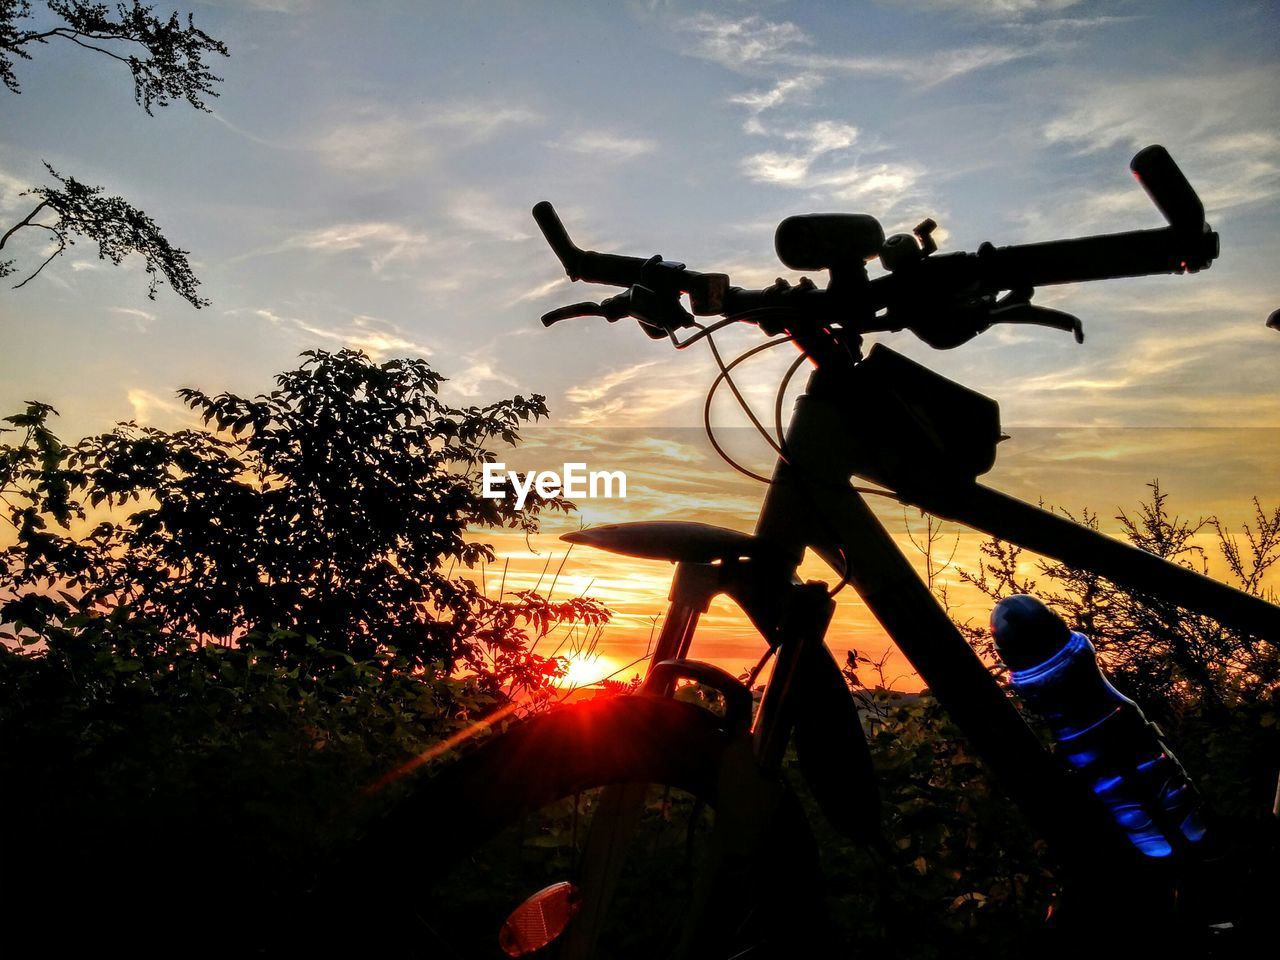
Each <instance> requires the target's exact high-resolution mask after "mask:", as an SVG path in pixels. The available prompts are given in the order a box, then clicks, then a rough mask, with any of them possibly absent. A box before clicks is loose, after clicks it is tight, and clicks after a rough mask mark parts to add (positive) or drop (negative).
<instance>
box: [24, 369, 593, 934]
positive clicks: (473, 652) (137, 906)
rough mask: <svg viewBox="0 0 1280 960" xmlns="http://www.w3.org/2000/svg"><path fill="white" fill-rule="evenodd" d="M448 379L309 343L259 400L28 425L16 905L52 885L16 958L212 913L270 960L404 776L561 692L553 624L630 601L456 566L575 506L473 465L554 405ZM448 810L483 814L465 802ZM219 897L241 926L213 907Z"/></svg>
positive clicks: (40, 418) (160, 929) (36, 419)
mask: <svg viewBox="0 0 1280 960" xmlns="http://www.w3.org/2000/svg"><path fill="white" fill-rule="evenodd" d="M442 379H443V378H442V377H441V376H440V375H439V374H438V373H436V372H435V371H434V370H432V369H431V367H430V366H429V365H428V364H427V363H426V362H425V361H422V360H391V361H388V362H385V363H374V362H373V361H371V360H370V359H369V358H368V357H366V356H364V355H363V354H360V353H356V352H352V351H345V350H344V351H341V352H339V353H324V352H309V353H306V354H304V355H303V362H302V364H301V365H300V366H299V367H298V368H297V369H295V370H290V371H287V372H285V373H282V374H280V375H279V376H278V377H277V378H276V383H275V389H273V390H271V391H270V392H268V393H266V394H263V395H260V396H257V397H253V398H245V397H239V396H235V395H232V394H228V393H221V394H216V395H212V394H209V393H205V392H203V391H200V390H195V389H191V390H184V391H182V396H183V398H184V399H185V400H186V401H187V402H188V403H189V404H190V405H191V407H192V408H193V409H194V410H195V411H196V412H197V413H198V414H199V415H200V416H202V417H203V418H204V419H205V420H206V422H207V424H208V429H187V430H178V431H174V432H165V431H161V430H156V429H151V428H144V427H139V426H137V425H134V424H122V425H120V426H119V427H118V428H117V429H116V430H114V431H112V432H110V433H107V434H103V435H101V436H95V437H89V438H86V439H85V440H83V441H81V442H79V443H76V444H74V445H68V444H64V443H63V442H61V441H60V440H59V439H58V438H57V436H56V435H55V433H54V432H53V430H52V429H51V427H50V422H49V421H50V419H51V418H52V416H53V415H54V411H53V410H52V409H51V408H50V407H49V406H48V405H45V404H40V403H31V404H29V405H28V407H27V409H26V410H25V411H23V412H21V413H19V414H15V415H13V416H10V417H8V418H6V421H7V424H8V425H9V426H10V427H11V428H12V430H11V433H12V434H13V435H14V436H13V442H10V443H0V507H3V514H2V516H3V518H4V519H5V520H7V521H8V524H9V525H10V526H11V528H12V533H11V537H10V539H11V541H12V542H11V545H10V546H8V547H7V548H6V549H3V550H0V782H3V783H5V784H6V785H10V784H11V785H13V789H5V790H3V791H0V847H3V848H4V850H5V869H4V870H3V871H0V898H2V899H3V900H4V901H5V902H17V901H18V900H19V899H20V898H23V897H25V898H26V899H25V900H24V903H25V904H26V906H24V909H23V911H22V916H21V917H15V918H14V920H13V922H11V923H9V924H8V925H7V926H6V930H5V943H6V945H7V946H8V947H9V948H10V949H11V950H12V951H16V952H17V953H19V954H21V953H23V952H24V951H23V949H22V947H23V945H25V942H26V941H27V940H28V939H29V940H31V941H32V946H33V949H34V948H35V947H36V946H37V945H39V946H40V947H41V948H42V949H46V948H48V947H49V946H52V945H56V944H61V945H64V946H65V940H66V938H67V937H68V936H69V937H72V938H77V937H81V936H83V937H85V938H86V939H87V938H88V937H90V936H91V937H93V939H94V942H95V944H97V946H98V947H99V948H100V947H101V941H102V940H104V939H105V940H107V941H112V940H114V941H116V942H118V943H120V944H121V945H123V944H126V943H127V944H128V945H129V952H130V953H131V954H132V955H151V954H152V953H154V952H156V951H157V950H159V949H161V948H160V946H159V945H160V944H164V945H165V947H164V949H171V945H172V944H173V943H175V942H179V939H178V938H181V937H186V938H188V939H189V938H190V935H191V931H192V930H194V929H197V928H199V929H201V930H202V933H201V943H200V944H199V945H196V946H193V947H192V949H194V950H196V952H197V953H200V955H204V952H203V951H205V950H206V949H207V951H208V952H209V953H214V952H217V951H214V950H213V948H212V946H210V944H212V943H214V942H218V943H219V946H220V947H221V948H222V949H221V952H220V953H219V955H240V954H251V953H254V952H255V945H256V944H258V943H260V942H261V941H263V940H266V939H268V938H269V936H270V935H271V934H272V932H273V931H278V930H279V929H280V928H282V926H288V925H292V924H294V923H296V922H299V920H300V918H295V917H291V916H288V914H287V911H286V910H285V909H284V908H282V907H281V906H280V904H281V903H285V902H288V898H290V897H292V896H294V895H296V894H297V892H298V891H300V890H303V889H305V888H306V885H307V883H308V882H310V881H311V880H312V879H313V876H312V871H314V870H316V869H318V868H319V866H320V865H321V864H324V863H325V862H326V858H329V857H332V856H334V854H335V851H336V850H339V849H341V848H342V847H343V845H344V844H345V843H346V842H348V841H349V840H350V838H351V836H352V835H353V834H354V833H355V832H357V831H358V830H359V829H360V828H361V827H362V826H363V824H364V818H366V817H367V816H369V815H370V814H371V810H372V807H371V806H370V804H376V802H377V801H378V800H379V799H381V798H384V797H385V798H392V797H394V796H395V795H396V786H395V784H396V782H397V781H396V780H395V778H394V776H393V775H392V776H389V774H394V772H395V771H397V770H400V769H405V768H407V767H409V766H411V765H416V764H419V763H421V762H423V761H424V760H426V759H428V758H433V759H434V758H440V757H446V756H448V755H449V753H448V751H446V750H445V749H443V746H442V743H443V744H444V745H449V744H451V743H452V742H453V741H454V740H459V741H461V740H464V739H465V738H466V736H467V735H468V734H474V733H476V731H477V730H478V729H488V728H493V727H496V726H498V725H500V724H501V723H502V722H503V720H504V719H505V718H506V717H507V716H509V715H511V714H513V713H515V712H517V710H519V709H530V708H536V705H537V704H539V703H541V702H549V701H552V700H554V699H555V698H554V697H553V696H552V694H553V692H554V688H553V686H552V684H553V682H554V681H555V680H556V679H557V677H558V676H559V675H560V674H561V672H562V668H563V664H562V663H561V662H560V661H558V660H557V659H556V658H555V656H554V655H553V654H547V655H542V654H539V653H538V652H536V650H535V648H536V647H537V645H538V641H539V640H542V639H543V638H545V637H546V636H547V635H548V634H549V633H550V632H551V631H552V630H555V629H557V628H559V627H564V628H565V629H566V630H567V629H569V628H571V627H573V626H575V625H578V624H584V625H586V626H588V627H594V626H595V625H598V624H600V623H602V622H603V621H604V620H606V619H607V611H605V610H604V608H602V607H601V606H600V605H599V604H598V603H596V602H595V601H593V600H591V599H589V598H582V597H578V598H572V599H567V600H561V601H555V600H552V599H549V598H546V597H543V596H540V595H538V594H537V593H535V592H531V591H523V590H510V589H506V588H502V587H500V588H498V594H497V595H496V596H494V595H490V594H487V593H486V592H485V591H484V589H483V588H482V587H477V586H476V584H475V583H473V582H472V581H471V580H469V579H467V578H466V577H465V576H463V575H462V573H461V572H459V571H460V570H461V568H464V567H468V566H473V565H476V564H481V563H486V562H492V561H493V559H494V554H493V551H492V549H491V548H490V547H489V546H487V545H485V544H484V543H481V542H477V541H476V540H475V539H474V538H473V537H472V536H471V535H470V533H471V532H472V531H473V529H474V528H475V527H477V526H485V525H495V526H496V525H503V526H506V527H513V528H515V529H518V530H525V531H532V530H534V529H536V526H537V523H538V517H539V515H540V513H541V512H542V511H544V510H565V509H569V508H570V506H571V505H570V504H569V503H568V502H567V501H564V500H560V499H545V500H542V499H538V500H531V501H530V502H529V503H528V504H527V506H526V509H525V510H517V509H516V508H515V505H514V504H515V495H514V491H513V490H509V491H508V495H507V496H506V497H505V499H489V498H486V497H483V496H481V495H480V492H479V484H478V483H477V481H476V477H475V476H474V473H475V470H476V468H477V467H478V466H479V465H480V464H482V463H484V462H485V461H486V460H489V459H491V458H492V454H491V452H490V449H489V448H490V447H492V446H494V445H496V444H500V443H515V442H516V441H518V439H519V432H520V428H521V426H522V425H523V424H525V423H527V422H529V421H533V420H537V419H539V418H540V417H542V416H544V415H546V407H545V403H544V401H543V398H542V397H540V396H536V395H534V396H529V397H520V396H517V397H514V398H511V399H508V400H502V401H499V402H496V403H493V404H489V405H487V406H483V407H477V406H471V407H464V408H454V407H451V406H448V405H446V404H445V403H443V402H441V401H440V400H439V398H438V396H437V393H436V391H437V389H438V387H439V385H440V383H441V381H442ZM545 646H548V647H549V646H553V644H545ZM383 783H387V784H389V785H388V786H387V787H386V788H385V789H384V788H381V787H380V786H379V785H380V784H383ZM374 787H379V789H377V790H376V791H375V790H372V788H374ZM369 795H372V799H369V800H362V799H361V798H363V797H366V796H369ZM357 801H359V802H357ZM422 828H423V829H424V830H458V829H466V820H465V811H459V817H458V820H457V821H456V822H450V823H434V824H423V825H422ZM369 883H370V889H371V890H374V891H376V889H377V883H378V878H369ZM32 890H35V891H40V894H39V895H38V896H29V895H28V894H29V892H30V891H32ZM23 891H27V892H28V894H24V893H23ZM250 903H252V904H257V906H253V907H252V908H248V907H246V904H250ZM217 910H234V912H235V917H236V918H235V920H234V922H231V921H230V919H229V917H228V922H226V923H213V924H209V923H208V918H209V916H210V914H209V913H208V911H217ZM67 911H70V912H72V913H74V915H75V916H76V918H77V922H76V924H75V925H74V926H75V928H76V929H75V930H73V931H70V932H68V931H66V930H65V929H63V928H62V926H61V924H62V919H61V918H62V917H63V915H64V914H65V913H66V912H67ZM197 911H198V912H199V915H198V916H197ZM307 922H323V919H321V920H316V919H315V918H311V919H310V920H308V921H307ZM206 927H209V929H207V930H206V929H205V928H206ZM211 938H215V939H211ZM216 938H225V942H223V941H222V940H220V939H216ZM152 944H154V945H156V946H151V945H152ZM54 950H55V952H57V947H56V946H54ZM285 955H289V954H285Z"/></svg>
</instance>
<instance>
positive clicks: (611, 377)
mask: <svg viewBox="0 0 1280 960" xmlns="http://www.w3.org/2000/svg"><path fill="white" fill-rule="evenodd" d="M657 364H658V361H657V360H645V361H642V362H641V363H633V364H632V365H631V366H629V367H622V368H620V369H617V370H610V371H609V372H608V373H606V374H604V375H603V376H600V377H597V378H596V379H595V380H593V381H592V382H591V383H590V384H587V385H585V386H580V387H570V388H569V389H568V390H566V391H565V394H564V395H565V399H566V400H568V401H569V402H570V403H595V402H597V401H599V400H602V399H604V398H605V397H607V396H608V395H609V393H610V392H612V391H613V390H614V389H615V388H616V387H620V386H622V385H623V384H624V383H630V382H631V381H632V380H634V379H635V378H636V377H638V376H640V374H641V373H643V372H644V371H645V370H648V369H650V368H652V367H655V366H657Z"/></svg>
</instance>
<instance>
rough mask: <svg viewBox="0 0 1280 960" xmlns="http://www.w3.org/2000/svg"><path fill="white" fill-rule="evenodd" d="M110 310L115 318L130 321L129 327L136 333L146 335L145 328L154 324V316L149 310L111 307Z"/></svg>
mask: <svg viewBox="0 0 1280 960" xmlns="http://www.w3.org/2000/svg"><path fill="white" fill-rule="evenodd" d="M110 310H111V312H112V313H114V314H116V315H117V316H121V317H126V318H128V320H130V321H132V323H131V326H132V327H133V329H134V330H135V331H137V332H138V333H146V332H147V328H148V327H150V326H151V325H152V324H153V323H155V322H156V315H155V314H154V313H151V312H150V311H149V310H138V309H137V308H135V307H111V308H110Z"/></svg>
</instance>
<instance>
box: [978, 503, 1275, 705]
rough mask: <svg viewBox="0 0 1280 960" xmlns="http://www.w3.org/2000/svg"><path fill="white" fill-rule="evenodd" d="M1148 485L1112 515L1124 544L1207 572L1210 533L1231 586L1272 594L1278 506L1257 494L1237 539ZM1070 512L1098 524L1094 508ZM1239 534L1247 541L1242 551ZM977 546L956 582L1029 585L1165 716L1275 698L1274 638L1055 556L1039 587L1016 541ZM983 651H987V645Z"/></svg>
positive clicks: (997, 588) (992, 593) (994, 589)
mask: <svg viewBox="0 0 1280 960" xmlns="http://www.w3.org/2000/svg"><path fill="white" fill-rule="evenodd" d="M1149 487H1150V489H1151V498H1150V500H1148V501H1147V502H1145V503H1141V504H1139V506H1138V510H1137V512H1136V513H1135V514H1133V515H1130V514H1129V513H1127V512H1125V511H1121V512H1120V514H1119V516H1118V517H1117V518H1116V519H1117V520H1119V521H1120V524H1121V528H1122V531H1123V533H1124V536H1125V538H1126V539H1127V540H1128V541H1129V542H1130V543H1132V544H1133V545H1134V546H1136V547H1139V548H1141V549H1143V550H1146V551H1147V552H1149V553H1153V554H1155V555H1156V556H1158V557H1161V558H1162V559H1164V560H1168V561H1170V562H1172V563H1176V564H1179V565H1180V566H1184V567H1187V568H1190V569H1193V570H1197V571H1198V572H1200V573H1205V572H1207V570H1208V558H1207V556H1206V555H1205V551H1204V549H1203V548H1202V547H1200V546H1199V545H1198V544H1196V543H1195V537H1196V536H1197V535H1199V534H1202V533H1207V532H1210V531H1212V532H1213V533H1214V534H1215V535H1216V537H1217V540H1218V549H1219V551H1220V553H1221V555H1222V557H1223V559H1224V560H1225V562H1226V566H1227V570H1228V572H1229V573H1230V575H1231V578H1232V579H1233V580H1234V581H1235V585H1236V586H1237V587H1239V588H1240V589H1242V590H1244V591H1246V592H1248V593H1251V594H1254V595H1255V596H1261V597H1263V598H1264V599H1270V600H1272V601H1274V600H1275V593H1274V591H1271V590H1269V589H1268V588H1266V587H1265V586H1264V583H1263V579H1264V577H1265V576H1266V574H1267V572H1268V570H1270V569H1271V568H1272V567H1273V566H1274V565H1275V564H1276V563H1277V562H1280V507H1276V508H1274V509H1273V510H1272V511H1271V512H1270V513H1268V512H1267V511H1266V510H1264V509H1263V507H1262V505H1261V504H1260V503H1259V501H1258V500H1256V499H1255V500H1254V501H1253V507H1254V520H1253V524H1252V525H1250V524H1245V525H1244V527H1243V529H1242V531H1241V534H1240V535H1239V537H1236V536H1232V535H1231V533H1230V532H1229V531H1228V530H1226V529H1225V528H1224V527H1223V525H1222V524H1221V522H1219V521H1218V520H1216V519H1215V518H1200V519H1198V520H1195V521H1191V520H1185V519H1183V518H1181V517H1179V516H1177V515H1175V514H1173V513H1172V512H1171V511H1170V508H1169V499H1168V495H1167V494H1166V493H1165V491H1163V490H1162V489H1161V487H1160V484H1159V482H1158V481H1155V482H1152V483H1151V484H1149ZM1064 512H1065V511H1064ZM1067 516H1068V517H1070V518H1071V519H1073V520H1078V521H1079V522H1081V523H1083V524H1084V525H1086V526H1088V527H1090V528H1091V529H1097V528H1098V516H1097V514H1096V513H1090V512H1088V511H1084V512H1083V513H1082V514H1081V515H1080V516H1079V517H1075V516H1072V515H1071V514H1069V513H1068V514H1067ZM1241 540H1243V542H1244V544H1245V545H1247V549H1242V545H1241V542H1240V541H1241ZM981 551H982V557H983V562H982V564H981V566H980V568H979V569H978V570H976V571H971V572H964V573H962V574H961V578H962V579H963V580H965V581H966V582H968V583H970V584H972V585H973V586H975V587H977V588H978V590H979V591H980V592H982V593H983V594H984V595H986V596H987V597H989V598H991V599H992V600H998V599H1000V598H1001V597H1004V596H1008V595H1009V594H1012V593H1035V594H1036V595H1037V596H1039V597H1040V598H1041V599H1042V600H1044V601H1045V602H1046V603H1047V604H1049V605H1050V606H1051V607H1053V608H1054V609H1056V610H1057V611H1058V612H1059V613H1060V614H1062V616H1063V617H1064V618H1065V619H1066V620H1067V622H1068V623H1071V624H1073V625H1074V627H1075V629H1078V630H1080V631H1081V632H1083V633H1085V634H1087V635H1088V636H1089V637H1090V639H1092V640H1093V643H1094V645H1095V646H1096V647H1097V648H1098V652H1099V655H1100V656H1101V657H1102V659H1103V661H1104V663H1105V664H1106V667H1107V670H1108V671H1109V672H1110V674H1111V676H1112V678H1113V679H1114V680H1115V681H1116V682H1117V684H1118V685H1120V686H1121V688H1122V689H1124V690H1125V692H1126V693H1128V694H1129V695H1130V696H1132V697H1134V698H1135V699H1136V700H1138V702H1139V703H1141V704H1142V705H1143V707H1144V708H1145V709H1148V710H1149V711H1152V712H1154V713H1155V715H1156V716H1158V717H1159V718H1161V719H1162V720H1164V721H1169V720H1170V719H1171V718H1172V715H1173V714H1175V713H1178V712H1186V711H1187V710H1191V711H1195V710H1208V711H1210V712H1218V713H1220V712H1221V711H1222V710H1223V709H1225V708H1227V707H1235V706H1238V705H1240V704H1245V703H1250V702H1256V701H1257V700H1259V699H1260V698H1266V697H1269V696H1274V694H1275V692H1276V690H1277V686H1278V685H1280V647H1278V646H1277V644H1276V641H1275V640H1274V639H1273V638H1264V637H1253V636H1248V635H1245V634H1242V633H1240V632H1239V631H1235V630H1231V629H1228V628H1225V627H1223V626H1221V625H1219V624H1217V623H1216V622H1214V621H1213V620H1211V619H1209V618H1208V617H1204V616H1201V615H1199V614H1195V613H1193V612H1191V611H1188V610H1184V609H1182V608H1180V607H1178V606H1177V605H1176V604H1173V603H1170V602H1169V601H1167V600H1160V599H1158V598H1156V597H1152V596H1147V595H1144V594H1141V593H1134V592H1132V591H1129V590H1126V589H1124V588H1122V587H1119V586H1117V585H1116V584H1114V583H1111V582H1110V581H1108V580H1106V579H1104V578H1102V577H1100V576H1098V575H1097V574H1095V573H1091V572H1089V571H1086V570H1079V569H1075V568H1072V567H1069V566H1067V565H1065V564H1061V563H1052V562H1048V561H1043V560H1042V561H1038V562H1037V570H1038V571H1039V575H1040V577H1042V578H1043V581H1042V582H1043V585H1041V583H1038V582H1037V581H1036V579H1034V578H1029V577H1027V576H1025V575H1022V574H1021V573H1020V572H1019V565H1020V563H1021V561H1022V552H1021V550H1020V549H1019V548H1018V547H1015V546H1013V545H1011V544H1008V543H1003V542H1001V541H997V540H989V541H987V542H986V543H984V544H983V545H982V547H981ZM983 643H989V641H987V640H984V641H983ZM984 652H988V653H989V652H990V648H989V646H986V647H984Z"/></svg>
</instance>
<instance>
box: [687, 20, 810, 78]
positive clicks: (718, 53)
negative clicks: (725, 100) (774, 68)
mask: <svg viewBox="0 0 1280 960" xmlns="http://www.w3.org/2000/svg"><path fill="white" fill-rule="evenodd" d="M679 27H680V29H681V31H682V32H683V33H684V34H685V35H686V37H688V40H689V51H688V52H689V53H691V54H692V55H694V56H696V57H701V58H702V59H704V60H710V61H711V62H712V63H718V64H720V65H721V66H722V67H728V68H729V69H731V70H740V69H742V68H743V67H744V66H751V65H753V64H773V63H777V62H778V60H779V58H780V57H781V56H782V55H783V54H785V53H788V52H790V51H792V50H794V49H796V48H797V47H807V46H809V45H810V44H811V43H812V42H813V41H812V40H810V39H809V36H808V34H806V33H805V32H804V31H803V30H801V29H800V28H799V27H798V26H796V25H795V24H794V23H791V22H789V21H783V22H782V23H774V22H772V21H769V20H765V19H764V18H763V17H760V16H755V15H752V16H749V17H742V18H739V19H734V18H732V17H722V16H718V15H717V14H714V13H700V14H697V15H696V16H693V17H688V18H686V19H684V20H682V21H680V23H679Z"/></svg>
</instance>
